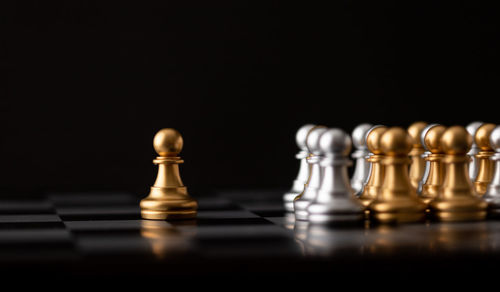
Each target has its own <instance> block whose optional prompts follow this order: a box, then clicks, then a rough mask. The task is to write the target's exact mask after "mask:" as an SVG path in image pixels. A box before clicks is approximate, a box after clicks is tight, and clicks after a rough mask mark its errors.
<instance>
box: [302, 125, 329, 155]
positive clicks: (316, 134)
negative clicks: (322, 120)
mask: <svg viewBox="0 0 500 292" xmlns="http://www.w3.org/2000/svg"><path fill="white" fill-rule="evenodd" d="M327 130H328V129H327V128H326V127H316V128H314V129H312V130H311V131H310V132H309V134H308V135H307V139H306V145H307V150H308V151H309V153H312V154H314V155H320V154H321V149H320V148H319V140H320V138H321V135H323V133H324V132H326V131H327Z"/></svg>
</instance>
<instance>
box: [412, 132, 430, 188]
mask: <svg viewBox="0 0 500 292" xmlns="http://www.w3.org/2000/svg"><path fill="white" fill-rule="evenodd" d="M425 127H427V123H425V122H415V123H413V124H411V125H410V126H409V127H408V134H410V137H411V138H412V139H413V147H412V149H411V151H410V154H409V155H410V158H411V165H410V182H411V185H412V186H413V187H414V188H415V189H416V188H418V184H419V183H420V181H421V180H422V178H423V177H424V172H425V161H424V159H423V158H422V154H424V146H423V145H422V143H421V140H420V136H421V135H422V131H423V130H424V129H425Z"/></svg>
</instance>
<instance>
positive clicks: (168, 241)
mask: <svg viewBox="0 0 500 292" xmlns="http://www.w3.org/2000/svg"><path fill="white" fill-rule="evenodd" d="M177 222H182V229H180V228H178V227H180V226H178V225H173V224H172V223H171V222H166V221H158V220H142V221H141V236H142V237H143V238H144V239H145V240H146V241H147V242H148V243H149V245H150V247H151V252H152V253H153V255H154V256H155V257H156V258H158V259H165V258H168V257H169V256H179V254H182V253H187V252H189V250H190V249H193V246H194V242H193V238H194V236H195V235H196V230H197V229H196V220H183V221H177Z"/></svg>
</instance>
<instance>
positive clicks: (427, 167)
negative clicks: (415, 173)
mask: <svg viewBox="0 0 500 292" xmlns="http://www.w3.org/2000/svg"><path fill="white" fill-rule="evenodd" d="M436 125H438V124H430V125H428V126H427V127H425V128H424V129H423V130H422V133H421V134H420V143H421V144H422V146H423V147H424V153H422V159H424V161H425V167H424V175H423V176H422V179H421V180H420V182H419V183H418V187H417V194H418V195H421V194H422V188H423V186H424V184H425V182H426V181H427V178H428V177H429V171H430V167H431V166H430V161H428V160H427V157H428V156H429V155H430V154H431V152H430V151H429V149H428V148H427V146H426V145H425V141H424V139H425V135H427V131H429V130H430V129H431V128H432V127H434V126H436Z"/></svg>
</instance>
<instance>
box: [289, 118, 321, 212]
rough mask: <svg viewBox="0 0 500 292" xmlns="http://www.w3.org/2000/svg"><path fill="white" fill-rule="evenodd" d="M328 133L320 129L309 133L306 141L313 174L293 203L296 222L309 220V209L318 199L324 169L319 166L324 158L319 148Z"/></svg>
mask: <svg viewBox="0 0 500 292" xmlns="http://www.w3.org/2000/svg"><path fill="white" fill-rule="evenodd" d="M326 131H327V128H325V127H318V128H315V129H313V130H312V131H310V132H309V135H308V136H307V139H306V146H307V149H308V151H309V153H311V156H310V157H308V158H307V163H309V164H310V165H311V174H310V177H309V181H308V183H307V185H306V187H305V188H304V192H303V193H302V194H300V195H299V196H298V197H297V198H296V199H295V200H294V202H293V207H294V212H295V219H296V220H307V217H308V213H307V207H309V205H310V204H311V202H312V201H313V200H314V199H315V198H316V196H317V193H318V189H319V187H320V184H321V179H322V177H323V169H322V167H321V166H320V165H319V162H320V161H321V158H322V157H323V155H322V152H321V149H320V147H319V141H320V138H321V135H322V134H323V133H324V132H326Z"/></svg>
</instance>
